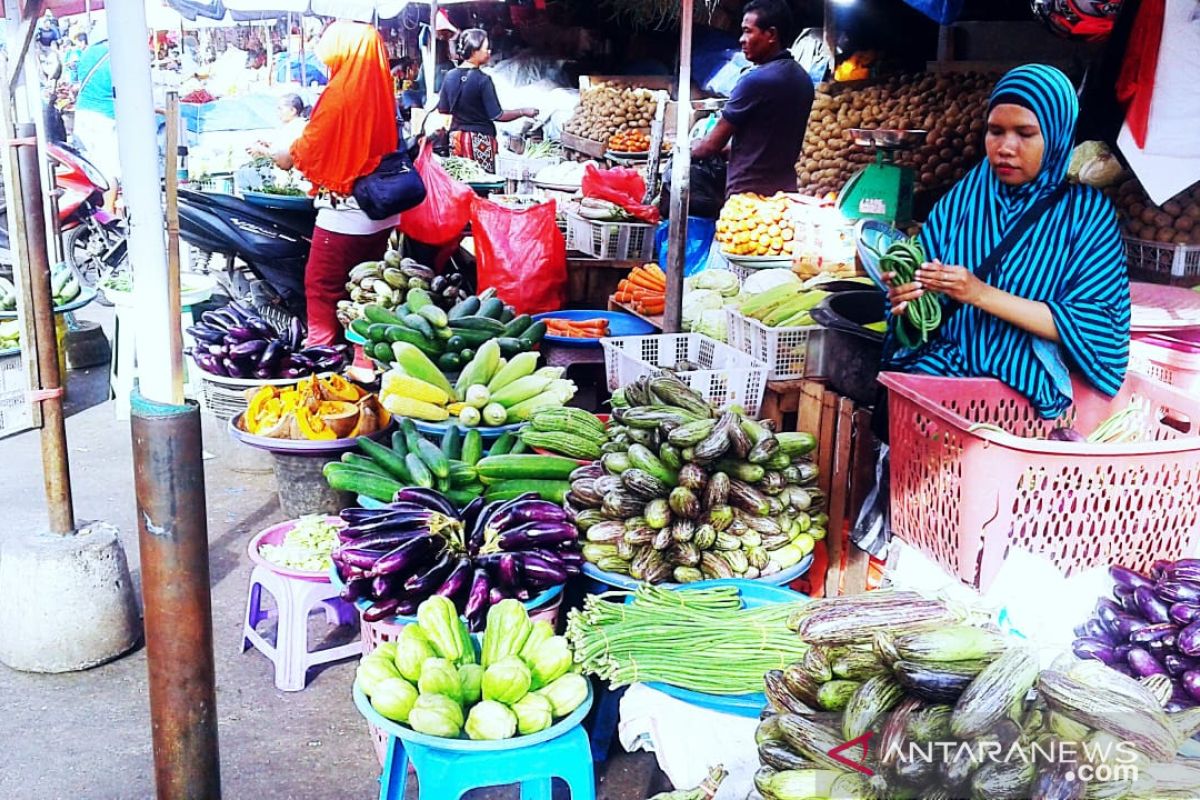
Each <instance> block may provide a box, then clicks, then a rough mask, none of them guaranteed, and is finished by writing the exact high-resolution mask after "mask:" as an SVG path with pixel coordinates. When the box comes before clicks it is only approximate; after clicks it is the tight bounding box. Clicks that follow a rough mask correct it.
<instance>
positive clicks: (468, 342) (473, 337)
mask: <svg viewBox="0 0 1200 800" xmlns="http://www.w3.org/2000/svg"><path fill="white" fill-rule="evenodd" d="M450 332H451V333H452V334H453V335H452V336H451V337H450V339H449V340H448V341H447V342H446V349H447V350H457V349H460V348H456V347H452V346H451V345H450V342H453V341H455V340H456V339H461V340H462V346H463V347H479V345H481V344H483V343H484V342H487V341H490V340H491V339H495V338H496V334H494V333H489V332H488V331H477V330H472V329H471V328H458V327H455V326H454V325H451V326H450Z"/></svg>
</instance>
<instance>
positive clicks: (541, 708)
mask: <svg viewBox="0 0 1200 800" xmlns="http://www.w3.org/2000/svg"><path fill="white" fill-rule="evenodd" d="M512 710H513V713H514V714H516V715H517V730H518V731H520V733H521V735H522V736H528V735H529V734H531V733H537V732H538V731H544V730H546V728H549V727H550V726H551V725H552V724H553V723H554V708H553V706H551V705H550V701H549V700H547V699H546V698H545V697H543V696H542V695H540V694H537V693H536V692H530V693H529V694H527V695H525V696H524V697H522V698H521V699H520V700H518V701H517V702H515V703H513V706H512Z"/></svg>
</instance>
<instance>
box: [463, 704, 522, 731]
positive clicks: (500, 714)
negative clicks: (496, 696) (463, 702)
mask: <svg viewBox="0 0 1200 800" xmlns="http://www.w3.org/2000/svg"><path fill="white" fill-rule="evenodd" d="M466 731H467V736H470V737H471V738H472V739H511V738H512V737H513V735H514V734H515V733H516V732H517V717H516V715H515V714H513V712H512V711H510V710H509V708H508V706H506V705H504V704H503V703H497V702H495V701H494V700H484V701H483V702H481V703H478V704H476V705H475V706H474V707H473V708H472V709H471V713H470V714H468V715H467V725H466Z"/></svg>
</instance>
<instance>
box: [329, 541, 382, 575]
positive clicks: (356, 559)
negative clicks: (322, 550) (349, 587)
mask: <svg viewBox="0 0 1200 800" xmlns="http://www.w3.org/2000/svg"><path fill="white" fill-rule="evenodd" d="M333 552H334V554H335V556H334V558H335V560H337V561H339V562H340V563H342V564H345V565H346V566H348V567H357V568H358V569H363V570H368V571H370V570H373V569H374V568H375V566H376V564H378V563H379V559H380V558H381V557H382V556H381V555H380V552H379V551H378V550H360V549H359V548H357V547H339V548H336V549H335V550H334V551H333Z"/></svg>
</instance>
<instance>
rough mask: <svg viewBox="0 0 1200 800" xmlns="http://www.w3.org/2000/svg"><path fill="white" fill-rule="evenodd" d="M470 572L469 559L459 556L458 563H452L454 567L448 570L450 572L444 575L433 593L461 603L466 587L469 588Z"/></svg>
mask: <svg viewBox="0 0 1200 800" xmlns="http://www.w3.org/2000/svg"><path fill="white" fill-rule="evenodd" d="M471 572H472V566H471V559H469V558H467V557H465V556H463V557H460V558H459V559H458V563H457V564H455V565H454V569H452V570H450V574H449V575H447V576H446V579H445V580H444V581H442V585H441V586H439V587H438V590H437V591H436V592H434V594H440V595H441V596H442V597H449V598H450V599H451V600H454V601H455V602H456V603H458V604H459V605H462V604H461V602H460V601H461V600H462V598H463V597H465V596H466V592H467V589H469V588H470V581H471Z"/></svg>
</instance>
